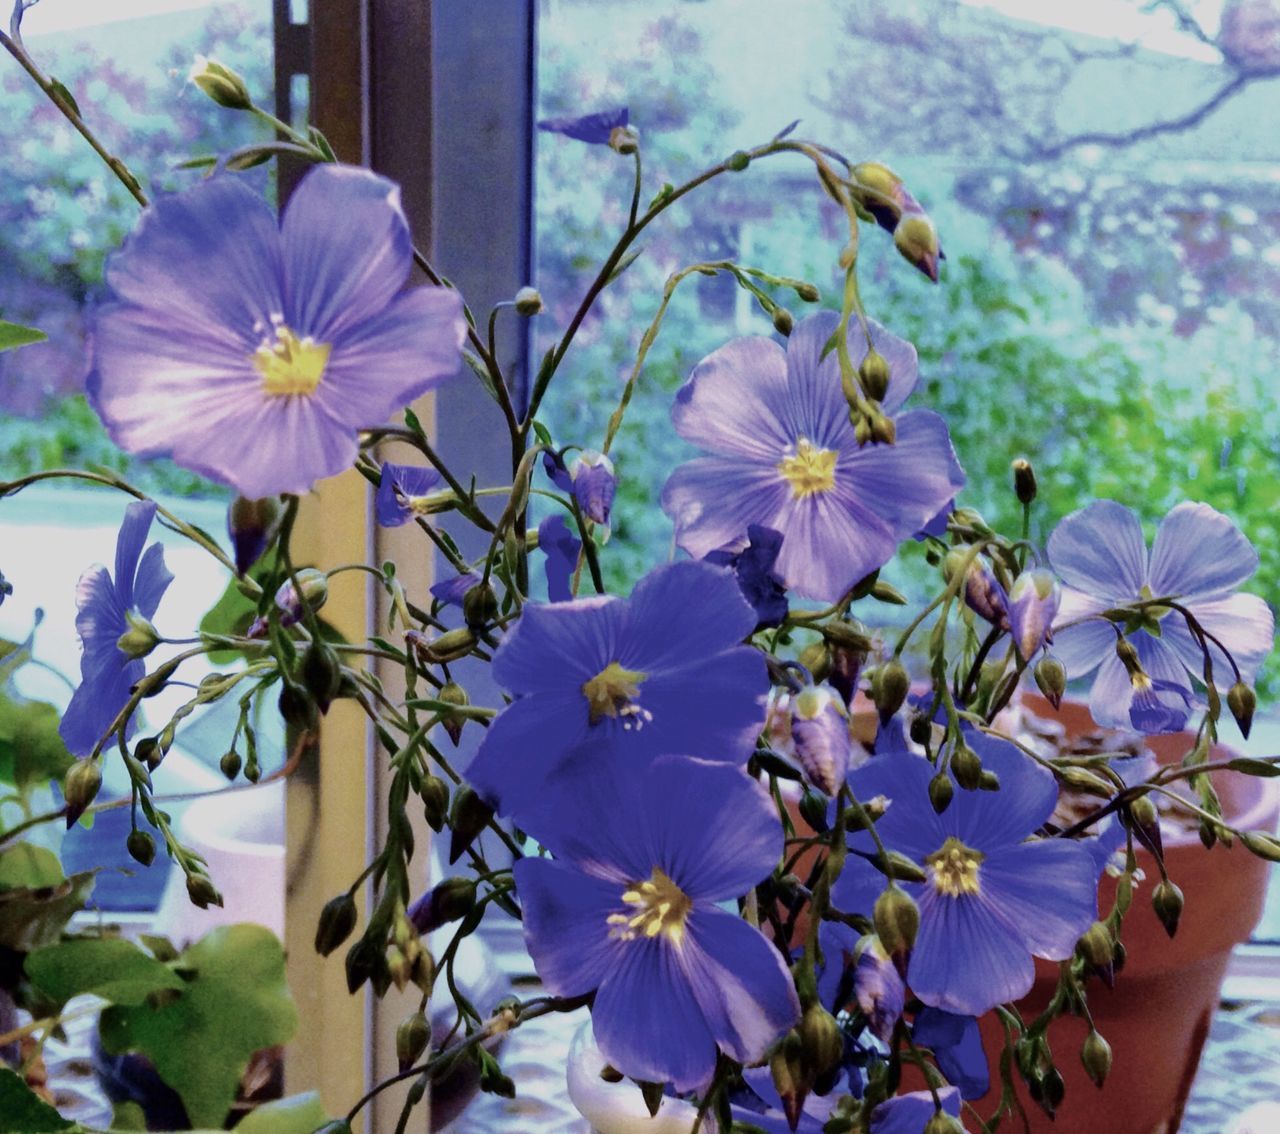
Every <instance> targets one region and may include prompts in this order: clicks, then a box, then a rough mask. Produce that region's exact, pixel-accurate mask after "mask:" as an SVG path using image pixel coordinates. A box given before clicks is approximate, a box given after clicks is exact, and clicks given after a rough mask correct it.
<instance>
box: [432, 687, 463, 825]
mask: <svg viewBox="0 0 1280 1134" xmlns="http://www.w3.org/2000/svg"><path fill="white" fill-rule="evenodd" d="M436 700H437V701H443V702H444V703H445V704H447V705H458V706H459V707H462V706H466V705H469V704H470V703H471V698H470V697H468V696H467V691H466V690H465V689H463V688H462V686H461V685H459V684H458V683H457V682H456V681H450V682H448V683H446V684H445V685H443V686H441V688H440V691H439V692H438V693H437V694H436ZM465 723H466V718H465V717H461V716H444V717H443V718H442V719H441V721H440V724H441V725H442V726H443V727H444V730H445V732H447V733H448V734H449V739H450V740H451V741H453V746H454V747H455V748H457V747H458V740H459V739H460V738H461V736H462V726H463V725H464V724H465ZM437 830H439V828H437Z"/></svg>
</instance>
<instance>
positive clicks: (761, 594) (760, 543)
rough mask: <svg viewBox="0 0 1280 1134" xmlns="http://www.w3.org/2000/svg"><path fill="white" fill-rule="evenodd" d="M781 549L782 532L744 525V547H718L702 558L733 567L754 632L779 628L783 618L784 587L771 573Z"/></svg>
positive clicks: (784, 610)
mask: <svg viewBox="0 0 1280 1134" xmlns="http://www.w3.org/2000/svg"><path fill="white" fill-rule="evenodd" d="M781 550H782V533H781V532H776V531H774V530H773V529H772V528H766V527H764V526H763V525H761V524H748V525H747V546H746V547H744V548H742V549H741V550H735V549H734V548H732V547H722V548H718V549H716V550H715V551H709V552H707V554H706V555H704V556H703V557H702V558H703V559H705V560H706V561H707V562H708V563H715V564H716V565H717V566H721V567H731V568H733V573H734V574H735V575H737V576H738V586H740V587H741V588H742V593H743V595H745V596H746V599H747V602H749V603H750V604H751V605H752V606H753V607H755V611H756V629H757V630H763V629H765V628H766V627H768V626H781V625H782V620H783V619H784V618H786V617H787V610H788V607H787V588H786V587H784V586H783V585H782V580H781V579H780V578H779V577H778V575H777V573H776V572H775V571H774V566H775V565H776V564H777V562H778V553H779V552H781Z"/></svg>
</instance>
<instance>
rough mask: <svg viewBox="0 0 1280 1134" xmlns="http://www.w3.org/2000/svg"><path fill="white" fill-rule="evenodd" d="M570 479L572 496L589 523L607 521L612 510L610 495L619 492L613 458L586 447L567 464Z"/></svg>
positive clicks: (612, 496)
mask: <svg viewBox="0 0 1280 1134" xmlns="http://www.w3.org/2000/svg"><path fill="white" fill-rule="evenodd" d="M569 476H570V477H571V478H572V481H573V498H574V499H575V500H576V501H577V502H578V507H579V508H581V509H582V514H583V515H584V516H586V518H587V519H588V520H590V521H592V523H596V524H606V525H607V524H608V523H609V520H610V516H611V515H612V512H613V498H614V497H615V496H616V495H617V493H618V474H617V472H616V471H615V470H614V467H613V462H612V461H611V460H610V459H609V458H608V457H607V456H605V455H604V454H603V453H599V452H597V451H595V450H594V449H585V450H583V452H582V453H580V454H579V455H578V456H577V457H576V458H575V459H574V460H573V462H572V463H571V464H570V465H569Z"/></svg>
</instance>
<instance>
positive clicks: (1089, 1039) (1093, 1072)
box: [1080, 1028, 1111, 1087]
mask: <svg viewBox="0 0 1280 1134" xmlns="http://www.w3.org/2000/svg"><path fill="white" fill-rule="evenodd" d="M1080 1062H1081V1063H1083V1064H1084V1069H1085V1072H1086V1073H1087V1074H1088V1076H1089V1078H1090V1079H1092V1080H1093V1083H1094V1086H1096V1087H1101V1086H1102V1084H1103V1083H1105V1082H1106V1081H1107V1076H1108V1075H1109V1074H1110V1073H1111V1045H1110V1044H1109V1043H1107V1041H1106V1040H1105V1039H1103V1038H1102V1036H1101V1035H1100V1034H1099V1032H1098V1031H1097V1029H1096V1028H1094V1029H1090V1031H1089V1034H1088V1035H1087V1036H1085V1037H1084V1044H1083V1045H1082V1046H1081V1048H1080Z"/></svg>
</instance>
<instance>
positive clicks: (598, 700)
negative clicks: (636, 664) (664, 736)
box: [582, 662, 653, 731]
mask: <svg viewBox="0 0 1280 1134" xmlns="http://www.w3.org/2000/svg"><path fill="white" fill-rule="evenodd" d="M648 676H649V675H648V674H647V673H642V672H640V671H639V670H635V669H623V668H622V666H621V665H619V664H618V663H617V662H610V663H609V664H608V665H607V666H605V667H604V669H602V670H601V671H600V672H599V673H597V674H596V675H595V677H593V678H591V680H590V681H584V682H583V684H582V694H583V696H584V697H586V699H587V713H588V714H589V716H590V718H591V723H592V724H593V725H594V724H599V723H600V722H601V721H602V720H604V718H605V717H614V718H622V727H623V728H624V729H626V730H627V731H631V730H633V729H638V728H641V727H643V726H644V725H645V724H647V723H648V722H649V721H651V720H653V714H652V713H651V712H649V711H648V710H647V709H642V708H641V707H640V706H639V705H637V704H636V703H635V701H636V698H638V697H639V696H640V685H641V683H642V682H643V681H644V679H645V678H646V677H648Z"/></svg>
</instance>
